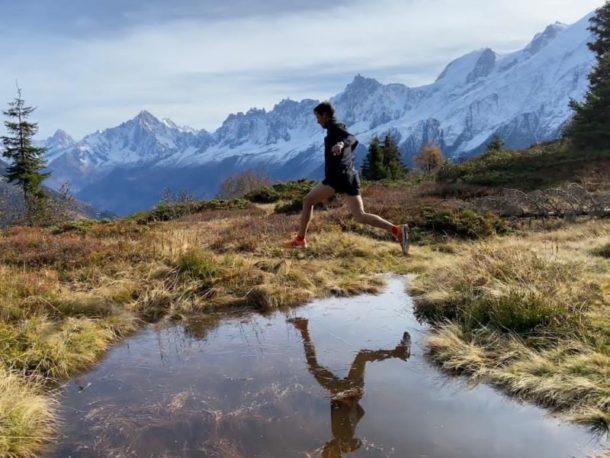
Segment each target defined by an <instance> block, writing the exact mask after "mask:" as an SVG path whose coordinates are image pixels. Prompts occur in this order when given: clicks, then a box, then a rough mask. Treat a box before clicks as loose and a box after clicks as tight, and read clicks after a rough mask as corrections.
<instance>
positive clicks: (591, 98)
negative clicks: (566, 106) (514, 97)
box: [566, 1, 610, 149]
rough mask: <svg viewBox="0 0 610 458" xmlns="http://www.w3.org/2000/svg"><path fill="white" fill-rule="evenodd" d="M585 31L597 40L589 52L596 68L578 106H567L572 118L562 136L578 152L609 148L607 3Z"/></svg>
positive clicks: (609, 33) (609, 20)
mask: <svg viewBox="0 0 610 458" xmlns="http://www.w3.org/2000/svg"><path fill="white" fill-rule="evenodd" d="M590 23H591V25H590V26H589V30H590V31H591V32H593V33H594V34H595V35H596V36H597V38H596V40H595V41H594V42H592V43H589V49H591V51H593V53H594V54H595V56H596V57H597V65H596V66H595V68H594V69H593V71H592V72H591V74H590V75H589V91H588V92H587V94H586V96H585V99H584V101H583V102H582V103H579V102H577V101H575V100H572V101H571V102H570V107H571V108H572V110H574V118H573V119H572V121H571V123H570V124H569V126H568V128H567V129H566V135H567V137H568V138H569V139H571V141H572V143H573V144H574V145H575V146H577V147H580V148H596V149H607V148H610V109H608V107H610V2H608V1H607V2H606V3H605V5H604V6H602V7H601V8H599V9H598V10H597V11H596V13H595V16H593V17H592V18H591V21H590Z"/></svg>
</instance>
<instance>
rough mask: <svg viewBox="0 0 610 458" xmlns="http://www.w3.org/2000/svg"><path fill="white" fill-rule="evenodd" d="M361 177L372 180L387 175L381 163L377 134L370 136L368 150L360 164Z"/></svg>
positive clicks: (381, 150)
mask: <svg viewBox="0 0 610 458" xmlns="http://www.w3.org/2000/svg"><path fill="white" fill-rule="evenodd" d="M362 177H363V178H364V179H366V180H372V181H377V180H383V179H385V178H387V177H388V174H387V171H386V168H385V166H384V163H383V148H382V146H381V141H380V140H379V137H377V136H375V137H373V138H371V143H370V144H369V151H368V153H367V154H366V157H365V158H364V165H363V166H362Z"/></svg>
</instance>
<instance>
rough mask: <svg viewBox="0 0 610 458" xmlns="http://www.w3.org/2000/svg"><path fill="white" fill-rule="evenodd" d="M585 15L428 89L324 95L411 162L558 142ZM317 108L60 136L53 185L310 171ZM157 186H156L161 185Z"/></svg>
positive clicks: (458, 69)
mask: <svg viewBox="0 0 610 458" xmlns="http://www.w3.org/2000/svg"><path fill="white" fill-rule="evenodd" d="M590 17H591V15H588V16H587V17H585V18H583V19H582V20H580V21H579V22H577V23H576V24H573V25H571V26H566V25H563V24H560V23H555V24H552V25H550V26H548V27H547V28H546V29H545V30H544V31H543V32H541V33H539V34H537V35H536V36H535V37H534V38H533V39H532V41H531V42H530V43H529V44H528V45H527V46H526V47H525V48H523V49H522V50H519V51H515V52H512V53H506V54H499V53H496V52H494V51H493V50H492V49H489V48H485V49H480V50H477V51H474V52H471V53H468V54H466V55H464V56H462V57H460V58H457V59H455V60H454V61H452V62H450V63H449V64H448V65H447V66H446V68H445V69H444V70H443V72H442V73H441V74H440V75H439V77H438V78H437V79H436V81H435V82H434V83H432V84H429V85H426V86H422V87H416V88H410V87H408V86H405V85H403V84H381V83H379V82H378V81H376V80H374V79H372V78H365V77H363V76H361V75H358V76H356V77H355V78H354V80H353V81H352V82H351V83H350V84H348V85H347V87H346V88H345V90H344V91H343V92H341V93H340V94H338V95H336V96H335V97H333V98H332V99H331V100H332V102H333V103H334V104H335V106H336V108H337V112H338V115H339V118H340V119H341V120H342V121H343V122H345V123H346V124H347V125H348V126H349V128H350V130H351V131H352V132H353V133H355V134H356V135H357V136H358V138H359V140H360V143H361V145H362V146H363V147H364V146H365V145H366V144H367V143H368V141H370V138H371V137H372V136H373V135H384V134H385V133H386V132H392V133H393V135H395V136H396V137H397V138H398V140H399V144H400V148H401V151H402V153H403V155H404V158H405V160H406V161H407V162H408V161H409V160H410V158H411V156H412V155H413V154H414V153H415V152H417V151H418V150H419V149H420V148H421V146H422V145H424V144H426V143H430V142H434V143H437V144H439V145H440V146H441V147H442V148H443V150H444V151H445V153H446V154H447V155H448V156H449V157H453V158H457V157H460V156H463V155H471V154H476V153H477V152H478V151H480V150H481V149H482V148H484V146H485V145H486V143H487V142H488V141H489V139H490V138H491V137H493V136H494V135H496V134H499V135H501V136H502V137H503V138H504V140H505V142H506V143H507V144H508V145H509V146H511V147H526V146H529V145H531V144H533V143H537V142H541V141H546V140H550V139H554V138H557V136H558V135H559V133H560V130H561V128H562V126H563V125H564V124H565V123H566V122H567V121H568V120H569V118H570V116H571V112H570V109H569V106H568V103H569V100H570V99H571V98H574V99H576V100H581V99H582V98H583V97H584V94H585V93H586V89H587V86H588V80H587V75H588V74H589V72H590V70H591V68H592V65H593V63H594V57H593V54H592V53H591V52H590V51H589V49H588V47H587V42H588V41H590V40H591V35H590V32H589V31H588V30H587V27H588V24H589V22H588V21H589V18H590ZM317 103H318V102H317V101H315V100H303V101H300V102H297V101H293V100H283V101H281V102H280V103H278V104H277V105H276V106H275V107H274V108H273V109H272V110H270V111H266V110H264V109H256V108H253V109H251V110H249V111H248V112H246V113H237V114H231V115H229V116H228V117H227V119H226V120H225V121H224V123H223V124H222V126H221V127H220V128H218V129H217V130H216V131H215V132H214V133H208V132H206V131H197V130H195V129H192V128H188V127H179V126H177V125H176V124H175V123H173V122H172V121H171V120H168V119H165V120H162V121H161V120H158V119H157V118H155V117H154V116H153V115H152V114H150V113H148V112H146V111H143V112H141V113H140V114H138V115H137V116H136V117H135V118H133V119H131V120H129V121H127V122H125V123H123V124H121V125H119V126H117V127H114V128H111V129H106V130H104V131H98V132H95V133H93V134H91V135H88V136H87V137H85V138H84V139H82V140H81V141H79V142H74V141H73V140H72V139H71V138H70V137H69V136H67V134H65V133H61V132H58V133H56V134H55V135H54V136H53V137H51V138H50V139H49V140H48V141H47V142H46V145H47V147H48V148H49V151H48V153H47V160H48V161H49V164H50V169H51V170H52V171H53V173H54V177H53V180H54V183H52V185H53V184H55V185H57V184H58V183H59V182H60V180H65V179H68V180H70V181H71V182H72V184H73V189H77V190H78V189H83V188H86V187H88V186H89V187H90V189H89V191H87V192H88V195H89V196H90V195H91V194H92V191H91V189H93V188H91V185H92V184H93V183H95V186H94V189H95V190H96V191H95V193H93V194H96V193H102V192H104V189H106V188H105V186H106V185H104V183H105V181H104V180H106V177H107V176H108V177H110V178H108V179H107V180H110V181H108V185H107V186H106V187H108V186H110V183H111V184H112V186H113V187H117V186H121V184H119V182H120V183H122V185H125V186H127V185H126V184H125V183H126V182H128V181H129V180H130V179H129V173H131V172H129V170H132V171H133V173H134V174H135V173H136V171H137V173H138V177H139V178H138V180H144V179H146V178H145V175H144V174H143V173H142V170H144V169H146V170H148V171H149V174H151V173H152V170H153V169H154V170H155V172H154V173H155V174H158V175H155V176H157V178H156V180H164V179H167V180H169V179H170V175H171V174H172V173H174V172H172V171H175V173H177V174H179V176H180V177H181V178H180V179H181V180H182V181H179V182H180V183H185V186H188V184H189V183H187V182H185V181H184V169H185V168H191V169H192V168H197V167H199V168H201V167H205V169H206V173H208V172H210V171H211V170H215V172H214V174H212V175H209V176H208V175H206V176H208V183H206V184H204V185H205V186H204V185H202V184H201V183H197V186H198V188H197V189H199V190H203V189H206V190H208V191H206V192H207V193H208V194H210V193H213V192H215V189H216V188H215V186H217V185H218V182H219V180H220V179H222V178H223V177H225V176H229V175H233V174H235V173H238V172H239V171H240V170H244V169H247V168H251V169H257V170H261V171H263V172H264V173H266V174H267V175H269V176H271V177H282V178H293V177H302V176H316V175H319V171H320V167H321V165H322V162H323V154H322V153H321V148H322V140H323V137H324V133H323V131H322V130H321V128H320V126H318V125H317V123H316V122H315V118H314V116H313V114H312V109H313V107H314V106H315V105H316V104H317ZM361 151H362V149H361ZM360 155H361V156H362V154H360ZM164 170H165V171H167V172H163V171H164ZM119 177H120V178H119ZM134 179H135V178H134ZM194 179H195V178H193V180H194ZM164 184H165V183H158V186H157V187H158V188H159V192H160V191H161V189H162V188H163V187H164ZM201 186H204V187H201ZM155 189H156V188H155ZM87 192H86V193H87ZM202 192H203V191H202ZM105 203H106V204H107V202H105ZM106 208H109V209H111V210H118V209H117V208H113V207H112V205H110V206H106Z"/></svg>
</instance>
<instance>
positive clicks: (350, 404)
mask: <svg viewBox="0 0 610 458" xmlns="http://www.w3.org/2000/svg"><path fill="white" fill-rule="evenodd" d="M288 321H289V322H291V323H292V324H293V325H294V327H295V328H296V329H297V330H298V331H299V332H300V333H301V336H302V338H303V346H304V348H305V358H306V359H307V365H308V368H309V372H311V374H312V375H313V376H314V377H315V379H316V380H317V381H318V383H319V384H320V386H322V387H323V388H325V389H326V390H328V391H329V393H330V417H331V427H332V434H333V438H332V439H331V440H330V441H328V442H327V443H326V444H325V445H324V448H323V451H322V456H323V457H324V458H335V457H337V458H339V457H341V456H343V454H344V453H349V452H353V451H355V450H357V449H359V448H360V446H361V445H362V441H361V440H360V439H358V438H356V437H354V435H355V432H356V426H357V425H358V422H359V421H360V419H361V418H362V417H363V416H364V413H365V412H364V409H363V408H362V406H361V405H360V400H361V399H362V396H363V394H364V370H365V368H366V363H367V362H373V361H383V360H386V359H390V358H398V359H402V360H403V361H406V360H407V359H408V358H409V356H410V354H411V337H410V336H409V333H408V332H405V333H404V334H403V337H402V340H401V341H400V343H399V344H398V345H397V346H396V348H394V349H392V350H375V351H373V350H360V351H359V352H358V354H357V355H356V357H355V358H354V361H353V362H352V365H351V367H350V370H349V373H348V374H347V377H345V378H339V377H337V376H335V375H334V374H333V373H332V372H330V371H329V370H328V369H326V368H325V367H323V366H320V364H319V363H318V359H317V357H316V348H315V346H314V344H313V342H312V341H311V337H310V335H309V329H308V320H307V319H305V318H292V319H290V320H288Z"/></svg>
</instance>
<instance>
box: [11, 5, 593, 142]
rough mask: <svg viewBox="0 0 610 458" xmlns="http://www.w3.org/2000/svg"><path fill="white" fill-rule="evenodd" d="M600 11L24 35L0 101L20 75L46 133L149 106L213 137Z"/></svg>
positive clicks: (434, 70)
mask: <svg viewBox="0 0 610 458" xmlns="http://www.w3.org/2000/svg"><path fill="white" fill-rule="evenodd" d="M602 4H603V0H579V1H578V2H574V1H573V0H570V1H568V0H539V1H537V2H532V1H531V0H510V1H508V0H501V1H495V2H489V1H487V2H485V1H481V0H463V1H461V2H456V1H455V0H414V1H411V2H408V3H407V2H402V1H390V0H378V1H372V0H370V1H369V0H366V1H364V0H363V1H360V2H358V3H353V4H351V5H350V6H349V7H348V6H337V7H335V8H333V9H331V10H329V9H326V10H320V11H305V12H303V11H300V12H299V13H298V14H297V13H293V14H285V13H284V14H281V15H277V16H269V15H260V16H249V17H242V18H235V19H223V20H214V21H212V20H203V19H198V20H181V21H171V22H166V23H163V24H155V25H139V26H136V27H134V28H132V29H130V30H128V33H125V34H122V35H120V36H110V37H103V36H98V37H97V38H87V39H83V40H76V39H68V38H59V37H53V36H42V37H37V38H36V39H31V38H27V37H19V38H18V37H14V38H13V39H12V40H11V39H9V40H8V41H4V42H3V43H0V52H2V54H3V55H4V56H5V57H4V58H3V66H2V69H0V97H1V98H0V102H1V101H2V100H4V101H8V100H10V99H11V98H12V96H13V93H14V80H15V78H19V81H20V84H21V86H22V87H23V89H24V95H25V97H26V101H28V102H30V103H33V104H35V105H38V106H39V107H40V108H39V110H38V111H37V112H36V119H37V120H38V121H39V122H40V126H41V134H44V135H48V134H50V133H51V132H52V131H53V130H54V129H56V128H60V127H61V128H64V129H66V130H67V131H68V132H70V133H72V134H74V135H76V136H81V135H83V134H85V133H89V132H91V131H93V130H95V129H97V128H104V127H108V126H111V125H115V124H117V123H118V122H121V121H124V120H126V119H127V118H129V117H131V116H133V115H135V114H136V113H137V112H138V111H139V110H141V109H148V110H150V111H151V112H152V113H154V114H156V115H158V116H160V117H170V118H172V119H174V120H175V121H176V122H177V123H179V124H190V125H193V126H194V127H205V128H207V129H209V130H213V129H215V128H217V127H218V126H219V125H220V123H221V122H222V120H223V119H224V118H225V117H226V115H227V114H229V113H231V112H234V111H243V110H247V109H248V108H249V107H252V106H258V107H267V108H270V107H272V106H273V105H274V104H275V103H276V102H278V101H279V99H281V98H284V97H290V98H293V99H300V98H303V97H311V98H325V97H329V96H331V95H334V93H336V92H338V91H340V90H341V89H342V88H343V87H344V86H345V84H347V83H348V82H349V80H350V79H351V77H352V76H353V75H354V74H356V73H362V74H364V75H367V76H373V77H377V78H379V79H381V80H382V81H384V82H390V80H389V78H397V77H401V78H403V79H402V80H401V81H399V82H403V83H405V84H409V85H420V84H424V83H428V82H431V81H433V80H434V78H435V77H436V76H437V74H438V73H439V72H440V71H441V70H442V68H443V67H444V65H445V64H447V63H448V61H449V60H451V59H453V58H456V57H458V56H460V55H462V54H464V53H466V52H468V51H471V50H473V49H478V48H481V47H492V48H494V49H496V50H498V51H508V50H512V49H516V48H518V47H522V46H523V45H525V44H526V43H527V42H528V41H529V40H530V39H531V38H532V36H533V34H534V33H537V32H539V31H541V30H542V29H543V28H544V27H545V26H546V25H547V24H549V23H552V22H554V21H556V20H559V21H562V22H568V23H571V22H574V21H576V20H578V19H580V18H581V17H582V16H584V15H585V14H586V13H588V12H590V11H592V10H593V9H594V8H596V7H599V6H601V5H602ZM34 36H35V35H34ZM24 39H25V40H26V41H25V42H24V41H23V40H24ZM17 40H20V43H21V45H20V47H19V48H18V49H19V50H20V51H19V53H16V52H15V49H16V48H15V44H16V42H17ZM392 81H394V80H392Z"/></svg>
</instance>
